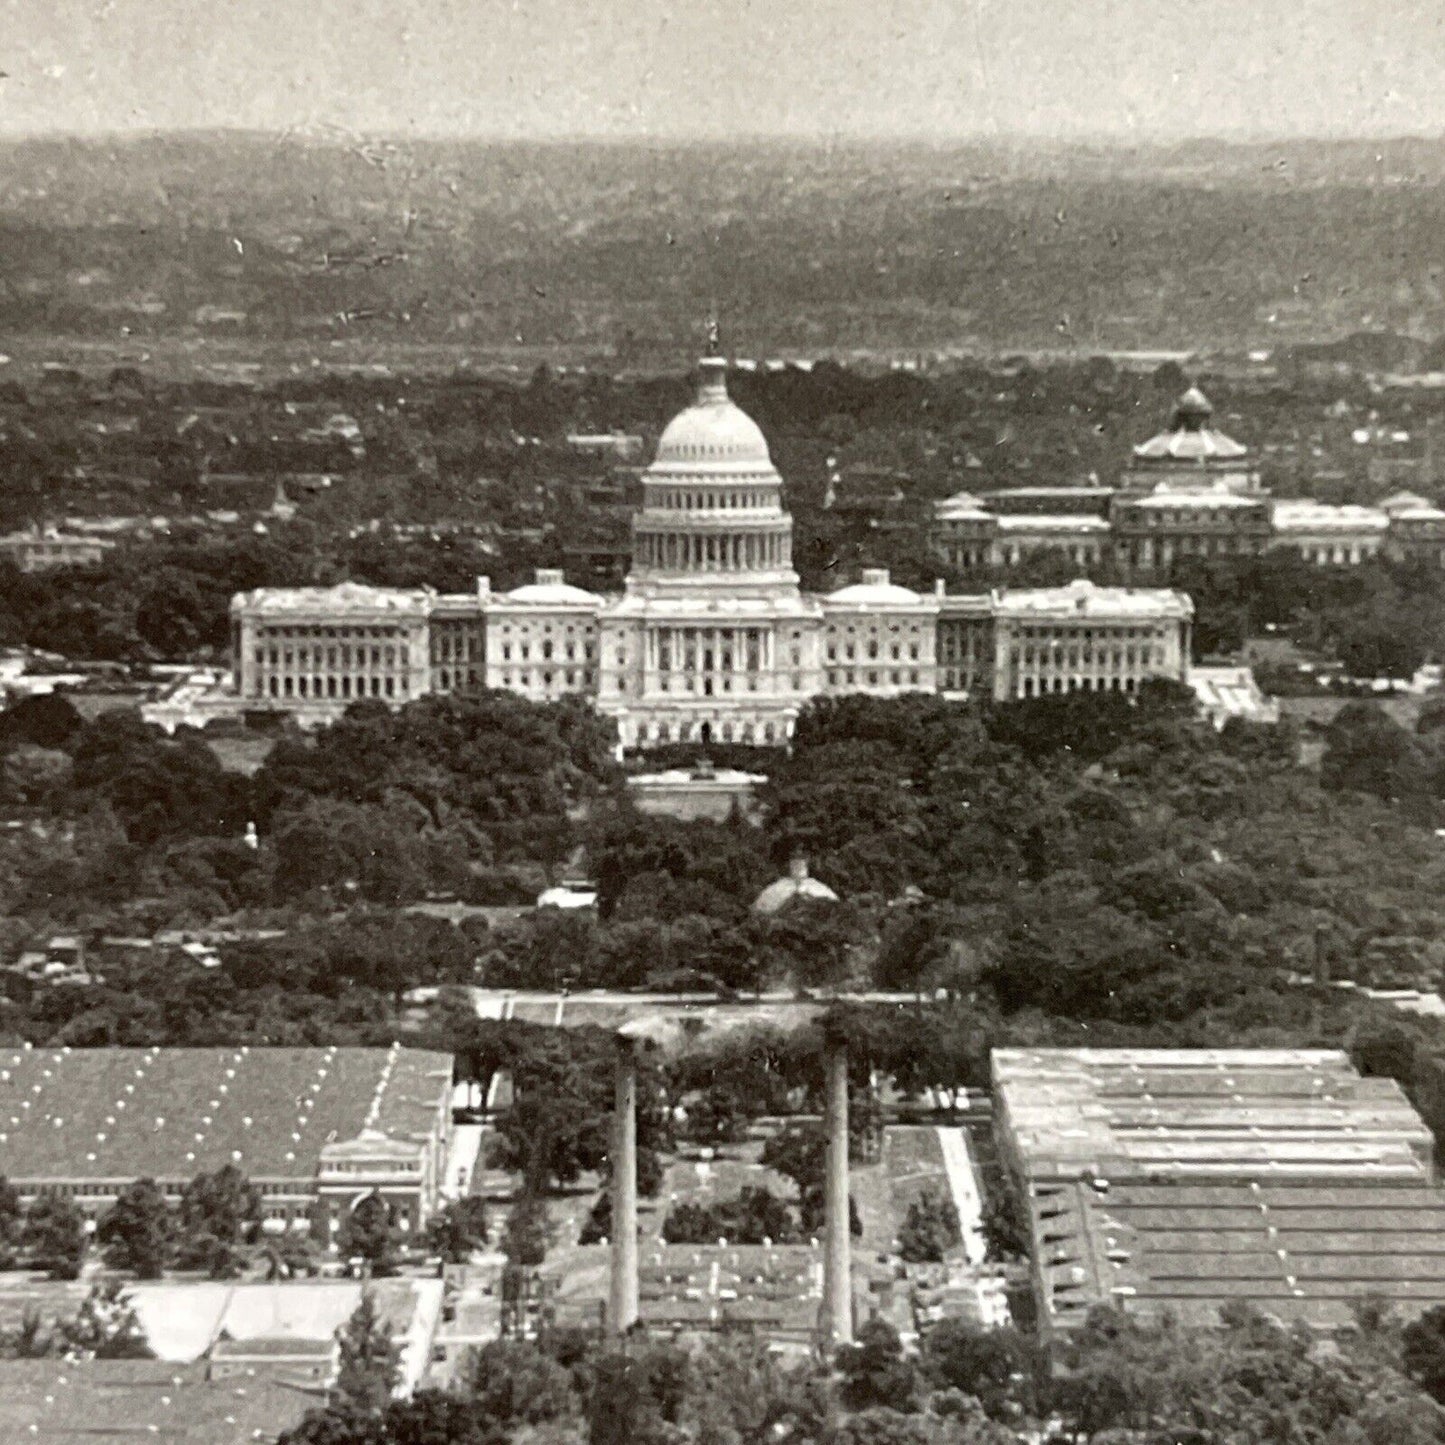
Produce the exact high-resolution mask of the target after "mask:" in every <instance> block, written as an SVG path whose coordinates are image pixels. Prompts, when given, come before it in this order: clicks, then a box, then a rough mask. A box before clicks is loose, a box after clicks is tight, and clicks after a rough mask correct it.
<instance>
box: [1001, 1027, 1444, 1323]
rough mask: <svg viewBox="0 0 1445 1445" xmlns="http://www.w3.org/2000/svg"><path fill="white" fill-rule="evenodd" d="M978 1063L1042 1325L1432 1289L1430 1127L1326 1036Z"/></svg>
mask: <svg viewBox="0 0 1445 1445" xmlns="http://www.w3.org/2000/svg"><path fill="white" fill-rule="evenodd" d="M993 1071H994V1086H995V1100H996V1109H997V1119H998V1124H999V1127H1000V1130H1001V1138H1002V1143H1003V1147H1004V1152H1005V1154H1006V1156H1007V1157H1008V1159H1009V1162H1010V1164H1011V1166H1012V1167H1013V1169H1014V1170H1015V1171H1016V1173H1017V1175H1018V1176H1019V1178H1020V1181H1021V1183H1022V1184H1023V1186H1024V1190H1025V1193H1026V1196H1027V1206H1028V1210H1029V1214H1030V1225H1031V1234H1032V1242H1033V1259H1034V1277H1035V1285H1036V1288H1037V1290H1038V1291H1039V1294H1040V1306H1041V1311H1042V1315H1043V1318H1044V1319H1045V1321H1046V1323H1047V1325H1048V1326H1049V1327H1051V1328H1055V1329H1068V1328H1069V1327H1071V1326H1072V1325H1075V1324H1078V1323H1080V1322H1082V1321H1083V1320H1084V1318H1085V1317H1086V1316H1087V1315H1088V1312H1089V1309H1090V1308H1091V1307H1092V1306H1094V1305H1096V1304H1101V1303H1112V1304H1117V1305H1122V1306H1125V1307H1126V1308H1128V1309H1130V1310H1134V1311H1140V1312H1146V1313H1148V1312H1163V1311H1166V1310H1167V1311H1168V1312H1169V1313H1170V1314H1171V1315H1173V1316H1174V1317H1175V1318H1176V1319H1178V1320H1179V1321H1180V1322H1181V1323H1183V1324H1185V1325H1208V1324H1213V1323H1217V1322H1218V1318H1219V1311H1220V1308H1221V1307H1222V1306H1224V1305H1227V1304H1229V1303H1231V1302H1234V1301H1239V1302H1244V1301H1247V1302H1249V1303H1251V1304H1253V1305H1255V1306H1257V1307H1259V1308H1261V1309H1264V1310H1266V1311H1269V1312H1272V1313H1275V1314H1277V1315H1279V1316H1281V1317H1282V1318H1285V1319H1289V1320H1303V1321H1305V1322H1307V1323H1310V1324H1314V1325H1319V1326H1322V1327H1333V1326H1337V1325H1341V1324H1345V1323H1348V1322H1349V1320H1350V1318H1351V1309H1352V1303H1353V1302H1354V1301H1356V1300H1358V1299H1360V1298H1361V1297H1363V1296H1364V1295H1366V1294H1378V1295H1381V1296H1383V1297H1384V1298H1386V1299H1388V1300H1391V1301H1393V1302H1395V1303H1396V1304H1398V1305H1400V1306H1401V1307H1402V1308H1405V1309H1407V1310H1408V1309H1417V1310H1418V1309H1423V1308H1425V1307H1427V1306H1429V1305H1432V1304H1437V1303H1445V1190H1441V1189H1438V1188H1436V1187H1434V1184H1433V1169H1432V1155H1433V1145H1434V1140H1433V1138H1432V1137H1431V1134H1430V1131H1429V1130H1428V1129H1427V1128H1426V1127H1425V1125H1424V1124H1423V1123H1422V1122H1421V1120H1420V1118H1419V1116H1418V1115H1417V1114H1416V1113H1415V1111H1414V1109H1412V1108H1411V1107H1410V1104H1409V1102H1408V1101H1407V1100H1406V1098H1405V1096H1404V1094H1403V1093H1402V1092H1401V1090H1400V1088H1399V1086H1398V1085H1397V1084H1396V1083H1395V1082H1394V1081H1393V1080H1390V1079H1373V1078H1362V1077H1361V1076H1360V1075H1359V1074H1358V1073H1356V1071H1355V1069H1354V1067H1353V1066H1352V1065H1351V1063H1350V1060H1349V1058H1348V1056H1347V1055H1345V1054H1344V1053H1340V1052H1337V1051H1334V1050H1318V1049H1001V1050H996V1051H995V1053H994V1056H993Z"/></svg>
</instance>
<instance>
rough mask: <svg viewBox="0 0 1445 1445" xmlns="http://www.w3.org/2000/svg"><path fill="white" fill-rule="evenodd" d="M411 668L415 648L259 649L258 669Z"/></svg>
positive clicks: (346, 645)
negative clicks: (412, 649) (412, 652)
mask: <svg viewBox="0 0 1445 1445" xmlns="http://www.w3.org/2000/svg"><path fill="white" fill-rule="evenodd" d="M368 665H369V666H371V667H410V666H411V649H410V648H409V647H408V646H407V645H406V644H405V643H403V644H402V645H401V646H400V647H370V648H367V647H357V648H352V647H351V646H350V644H348V643H342V644H341V646H340V647H297V648H290V647H281V648H277V647H258V648H257V649H256V666H257V667H268V666H269V667H285V668H292V667H294V668H297V669H300V670H303V671H304V670H312V671H314V670H318V669H321V668H335V667H366V666H368Z"/></svg>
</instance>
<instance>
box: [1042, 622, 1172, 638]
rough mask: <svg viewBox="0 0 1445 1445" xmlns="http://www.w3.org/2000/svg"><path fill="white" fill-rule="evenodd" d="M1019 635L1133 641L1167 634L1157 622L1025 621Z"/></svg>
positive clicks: (1161, 636)
mask: <svg viewBox="0 0 1445 1445" xmlns="http://www.w3.org/2000/svg"><path fill="white" fill-rule="evenodd" d="M1019 636H1020V637H1023V638H1026V639H1027V638H1040V639H1041V640H1042V641H1044V642H1050V641H1057V642H1095V641H1098V642H1133V641H1135V640H1137V639H1139V638H1145V639H1148V640H1149V641H1153V642H1158V641H1159V640H1160V639H1162V638H1163V637H1164V636H1165V629H1164V628H1163V627H1160V626H1158V625H1157V624H1156V625H1154V626H1152V627H1049V626H1046V625H1043V624H1038V623H1025V624H1024V625H1023V626H1021V627H1020V628H1019Z"/></svg>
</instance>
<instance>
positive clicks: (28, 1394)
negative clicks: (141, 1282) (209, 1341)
mask: <svg viewBox="0 0 1445 1445" xmlns="http://www.w3.org/2000/svg"><path fill="white" fill-rule="evenodd" d="M323 1404H324V1401H323V1399H322V1398H321V1397H320V1395H319V1394H313V1393H309V1392H307V1391H306V1390H303V1389H299V1388H297V1387H296V1386H294V1385H289V1384H284V1383H282V1382H280V1381H278V1380H275V1379H271V1378H267V1376H266V1375H264V1374H261V1375H256V1376H254V1377H250V1376H237V1377H234V1378H232V1379H227V1380H216V1381H208V1380H207V1379H206V1377H205V1366H204V1365H173V1364H165V1363H163V1362H160V1361H156V1360H83V1361H77V1360H64V1359H46V1360H6V1361H0V1438H3V1439H5V1440H15V1441H20V1440H79V1439H84V1440H86V1441H87V1442H89V1445H121V1442H125V1445H132V1442H134V1441H136V1440H148V1439H152V1440H153V1439H157V1438H159V1439H162V1440H165V1441H167V1442H170V1445H242V1442H244V1445H254V1442H255V1441H257V1440H274V1439H275V1438H276V1436H277V1435H278V1434H280V1433H281V1431H283V1430H286V1429H289V1428H291V1427H292V1426H293V1425H297V1424H299V1423H300V1421H301V1418H302V1416H304V1415H305V1414H306V1412H307V1411H308V1410H313V1409H320V1408H321V1406H322V1405H323Z"/></svg>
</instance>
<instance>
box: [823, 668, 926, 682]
mask: <svg viewBox="0 0 1445 1445" xmlns="http://www.w3.org/2000/svg"><path fill="white" fill-rule="evenodd" d="M860 684H861V685H862V686H863V687H905V686H907V687H917V686H918V685H919V683H918V672H917V670H916V669H910V670H908V671H906V672H905V671H902V670H900V669H899V668H893V669H892V670H891V671H884V672H876V671H873V670H872V669H870V670H868V671H866V672H860V671H858V670H856V669H854V668H851V667H849V668H844V669H842V670H841V671H839V672H830V673H829V674H828V686H829V687H856V686H859V685H860Z"/></svg>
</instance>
